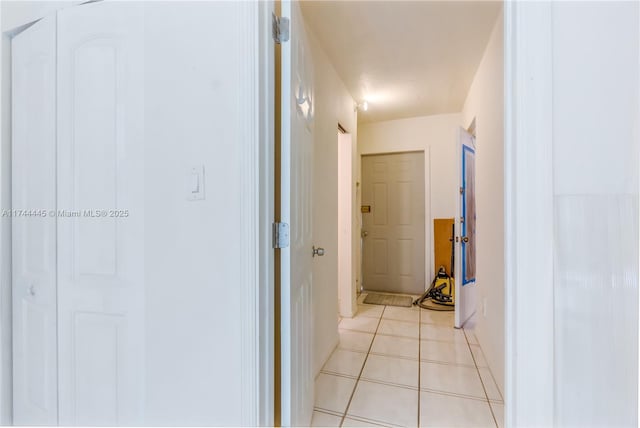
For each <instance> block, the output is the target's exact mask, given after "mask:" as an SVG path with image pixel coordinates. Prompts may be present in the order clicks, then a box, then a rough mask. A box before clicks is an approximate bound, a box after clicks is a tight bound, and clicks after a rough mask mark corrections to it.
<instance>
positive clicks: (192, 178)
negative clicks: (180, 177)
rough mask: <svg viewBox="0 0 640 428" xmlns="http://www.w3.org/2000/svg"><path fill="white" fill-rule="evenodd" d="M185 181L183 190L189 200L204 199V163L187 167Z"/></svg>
mask: <svg viewBox="0 0 640 428" xmlns="http://www.w3.org/2000/svg"><path fill="white" fill-rule="evenodd" d="M185 182H186V186H185V187H186V189H185V190H186V192H187V199H188V200H189V201H198V200H202V199H204V165H196V166H192V167H191V168H189V170H188V171H187V176H186V180H185Z"/></svg>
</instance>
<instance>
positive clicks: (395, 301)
mask: <svg viewBox="0 0 640 428" xmlns="http://www.w3.org/2000/svg"><path fill="white" fill-rule="evenodd" d="M363 303H368V304H370V305H387V306H403V307H405V308H410V307H411V306H412V305H413V299H412V298H411V297H410V296H395V295H393V294H378V293H369V294H367V297H365V299H364V302H363Z"/></svg>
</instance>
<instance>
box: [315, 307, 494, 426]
mask: <svg viewBox="0 0 640 428" xmlns="http://www.w3.org/2000/svg"><path fill="white" fill-rule="evenodd" d="M363 298H364V296H361V297H360V299H358V300H359V305H358V308H359V309H358V314H357V315H356V316H355V317H354V318H345V319H342V320H341V321H340V324H339V327H340V344H339V345H338V347H337V348H336V350H335V351H334V352H333V354H331V356H330V357H329V360H328V361H327V362H326V364H325V365H324V367H323V368H322V370H321V372H320V374H319V375H318V377H317V378H316V402H315V409H314V412H313V421H312V425H313V426H326V427H338V426H344V427H358V426H360V427H361V426H373V427H375V426H408V427H417V426H419V427H498V428H502V425H503V422H502V421H503V412H504V403H503V401H502V396H501V395H500V391H499V389H498V387H497V386H496V383H495V381H494V378H493V375H492V374H491V371H490V370H489V368H488V367H487V364H486V361H485V358H484V355H483V354H482V349H481V348H480V346H479V345H478V341H477V340H476V337H475V335H474V334H473V331H472V330H467V329H465V330H456V329H454V328H453V312H435V311H428V310H425V309H420V308H417V307H412V308H399V307H394V306H377V305H365V304H362V300H363Z"/></svg>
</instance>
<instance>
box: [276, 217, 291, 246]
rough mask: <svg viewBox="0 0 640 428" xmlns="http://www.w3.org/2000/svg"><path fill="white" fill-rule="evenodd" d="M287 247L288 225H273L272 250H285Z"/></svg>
mask: <svg viewBox="0 0 640 428" xmlns="http://www.w3.org/2000/svg"><path fill="white" fill-rule="evenodd" d="M288 246H289V224H288V223H273V248H287V247H288Z"/></svg>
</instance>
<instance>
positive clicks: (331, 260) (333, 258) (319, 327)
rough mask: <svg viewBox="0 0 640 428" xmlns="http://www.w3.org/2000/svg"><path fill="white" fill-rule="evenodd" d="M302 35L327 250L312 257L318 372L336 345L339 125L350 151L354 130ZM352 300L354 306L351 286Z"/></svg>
mask: <svg viewBox="0 0 640 428" xmlns="http://www.w3.org/2000/svg"><path fill="white" fill-rule="evenodd" d="M307 32H308V33H309V36H310V37H309V39H310V42H311V55H312V57H313V64H314V70H313V75H314V85H315V104H314V107H315V122H314V145H315V149H314V200H313V204H314V209H313V223H314V228H313V235H314V241H315V245H316V246H318V247H323V248H324V249H325V250H326V254H325V256H324V257H315V258H314V259H313V314H314V322H313V325H314V362H313V367H314V373H315V374H317V373H318V372H319V371H320V369H321V368H322V365H323V364H324V362H325V361H326V359H327V358H328V357H329V355H330V354H331V351H333V349H334V348H335V346H336V345H337V344H338V123H340V124H341V125H342V126H343V127H344V128H346V129H347V130H348V131H349V133H350V134H351V138H352V142H353V145H354V151H355V142H356V140H357V138H358V137H357V134H358V130H357V125H356V121H357V117H356V113H355V112H354V108H353V106H354V101H353V98H352V97H351V95H350V94H349V92H348V91H347V89H346V88H345V86H344V84H343V83H342V81H341V80H340V78H339V77H338V74H337V73H336V71H335V69H334V68H333V66H332V64H331V62H330V60H329V58H328V57H327V55H326V53H325V52H324V51H323V49H322V48H321V47H320V45H319V43H318V41H317V39H316V38H315V36H314V35H313V34H312V32H311V31H310V30H309V29H308V30H307ZM354 186H355V184H354ZM354 204H355V201H354ZM352 298H353V300H354V302H355V287H354V293H353V296H352Z"/></svg>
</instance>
